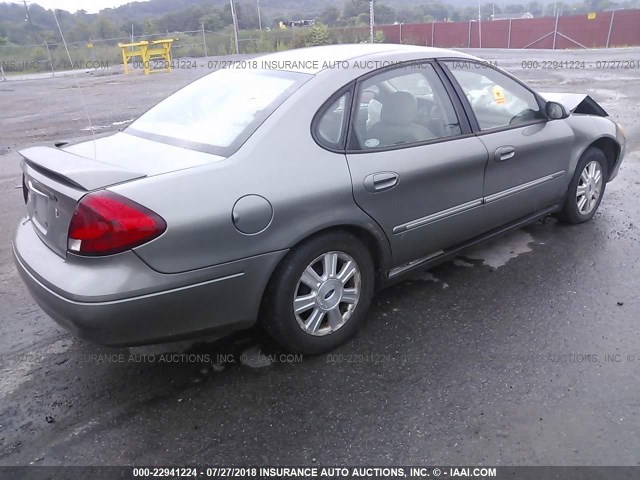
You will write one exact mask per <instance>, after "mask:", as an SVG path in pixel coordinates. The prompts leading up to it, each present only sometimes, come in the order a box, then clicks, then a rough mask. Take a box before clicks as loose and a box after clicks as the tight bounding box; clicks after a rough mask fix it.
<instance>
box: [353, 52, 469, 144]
mask: <svg viewBox="0 0 640 480" xmlns="http://www.w3.org/2000/svg"><path fill="white" fill-rule="evenodd" d="M356 105H357V108H356V110H355V119H354V121H353V131H354V133H355V135H354V137H355V142H354V145H353V148H354V149H355V150H365V151H366V150H371V149H378V148H389V147H391V148H395V147H404V146H412V145H417V144H420V143H423V142H428V141H431V140H437V139H442V138H447V137H453V136H456V135H461V134H462V129H461V126H460V122H459V120H458V116H457V115H456V112H455V108H454V106H453V103H452V102H451V99H450V98H449V95H448V94H447V91H446V88H445V87H444V85H443V84H442V82H441V81H440V78H439V77H438V74H437V73H436V71H435V70H434V68H433V66H432V65H431V64H428V63H425V64H419V65H408V66H405V67H400V68H396V69H393V70H385V71H383V72H381V73H379V74H377V75H374V76H371V77H369V78H367V79H366V80H364V81H363V82H362V83H361V85H360V88H359V91H358V96H357V99H356Z"/></svg>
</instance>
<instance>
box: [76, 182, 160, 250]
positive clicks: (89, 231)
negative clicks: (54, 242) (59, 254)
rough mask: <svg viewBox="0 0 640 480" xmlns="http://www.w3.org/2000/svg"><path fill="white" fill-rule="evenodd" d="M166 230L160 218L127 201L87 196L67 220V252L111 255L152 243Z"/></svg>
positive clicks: (104, 194) (103, 193)
mask: <svg viewBox="0 0 640 480" xmlns="http://www.w3.org/2000/svg"><path fill="white" fill-rule="evenodd" d="M166 229H167V224H166V223H165V221H164V220H163V219H162V217H160V216H159V215H158V214H157V213H154V212H152V211H151V210H149V209H148V208H145V207H143V206H142V205H139V204H137V203H135V202H133V201H132V200H129V199H128V198H125V197H123V196H121V195H118V194H115V193H112V192H107V191H101V192H96V193H90V194H88V195H86V196H84V197H83V198H82V200H80V202H79V203H78V206H77V207H76V211H75V213H74V214H73V218H72V219H71V224H70V225H69V240H68V249H69V251H70V252H72V253H76V254H79V255H111V254H114V253H119V252H123V251H125V250H129V249H131V248H134V247H137V246H139V245H142V244H143V243H146V242H148V241H149V240H153V239H154V238H156V237H158V236H160V235H162V233H163V232H164V231H165V230H166Z"/></svg>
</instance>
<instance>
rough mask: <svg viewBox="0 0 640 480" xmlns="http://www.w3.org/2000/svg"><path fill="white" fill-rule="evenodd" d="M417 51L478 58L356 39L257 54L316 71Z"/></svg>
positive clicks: (265, 63)
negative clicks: (336, 64) (345, 63)
mask: <svg viewBox="0 0 640 480" xmlns="http://www.w3.org/2000/svg"><path fill="white" fill-rule="evenodd" d="M403 54H404V55H406V54H414V55H415V54H418V55H420V56H421V57H422V58H443V57H446V58H467V59H472V58H475V57H473V56H471V55H467V54H465V53H462V52H458V51H456V50H448V49H445V48H435V47H421V46H416V45H398V44H390V43H388V44H376V43H373V44H372V43H356V44H343V45H325V46H321V47H308V48H298V49H294V50H287V51H284V52H277V53H271V54H268V55H263V56H260V57H256V58H255V60H257V61H258V62H259V65H260V66H261V67H262V68H268V69H271V70H285V71H292V72H300V73H307V74H311V75H315V74H317V73H319V72H321V71H323V70H326V69H330V68H333V67H332V65H334V64H335V63H338V62H340V63H341V62H353V61H359V60H365V59H372V58H375V59H376V60H378V61H391V62H393V61H394V60H395V58H394V57H397V56H401V55H403Z"/></svg>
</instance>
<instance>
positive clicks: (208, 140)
mask: <svg viewBox="0 0 640 480" xmlns="http://www.w3.org/2000/svg"><path fill="white" fill-rule="evenodd" d="M309 78H311V76H310V75H306V74H303V73H294V72H280V71H266V70H265V71H262V70H233V69H222V70H218V71H216V72H214V73H212V74H210V75H207V76H205V77H203V78H201V79H199V80H197V81H195V82H193V83H192V84H190V85H188V86H187V87H185V88H183V89H182V90H179V91H178V92H177V93H175V94H173V95H171V96H170V97H169V98H167V99H166V100H164V101H162V102H160V103H159V104H158V105H156V106H155V107H153V108H152V109H151V110H149V111H148V112H147V113H145V114H144V115H142V116H141V117H140V118H139V119H138V120H136V121H135V122H134V123H132V124H131V126H130V127H129V128H128V129H127V130H126V131H127V132H128V133H131V134H133V135H139V136H142V137H146V138H151V139H153V140H157V141H160V142H165V143H169V144H172V145H178V146H187V147H189V148H193V149H196V150H202V151H206V152H210V153H215V154H218V155H223V156H229V155H230V154H232V153H233V152H234V151H235V150H237V149H238V148H239V147H240V145H242V143H244V142H245V141H246V140H247V138H249V137H250V136H251V135H252V134H253V132H255V131H256V130H257V128H258V127H259V126H260V125H261V124H262V122H264V121H265V120H266V119H267V117H268V116H269V115H271V113H273V112H274V111H275V109H276V108H278V106H280V104H281V103H282V102H283V101H284V100H286V98H287V97H289V96H290V95H291V94H292V93H293V92H294V91H295V90H296V89H298V88H299V87H300V86H301V85H302V84H303V83H305V82H306V81H307V80H308V79H309Z"/></svg>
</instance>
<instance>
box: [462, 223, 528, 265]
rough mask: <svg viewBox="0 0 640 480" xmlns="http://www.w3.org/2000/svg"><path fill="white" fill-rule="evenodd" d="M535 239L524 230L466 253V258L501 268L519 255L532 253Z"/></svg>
mask: <svg viewBox="0 0 640 480" xmlns="http://www.w3.org/2000/svg"><path fill="white" fill-rule="evenodd" d="M533 241H534V240H533V237H532V236H531V235H530V234H529V233H527V232H525V231H524V230H517V231H515V232H513V233H511V234H509V235H507V236H505V237H502V238H500V239H499V240H495V241H493V242H489V243H487V244H485V245H483V246H481V247H477V248H474V249H472V250H469V251H468V252H465V254H464V257H465V258H470V259H473V260H482V262H483V263H484V264H485V265H487V266H489V267H491V268H493V269H496V268H500V267H502V266H504V265H506V264H507V262H508V261H509V260H512V259H514V258H516V257H517V256H518V255H522V254H523V253H528V252H530V251H531V247H529V244H530V243H533Z"/></svg>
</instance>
